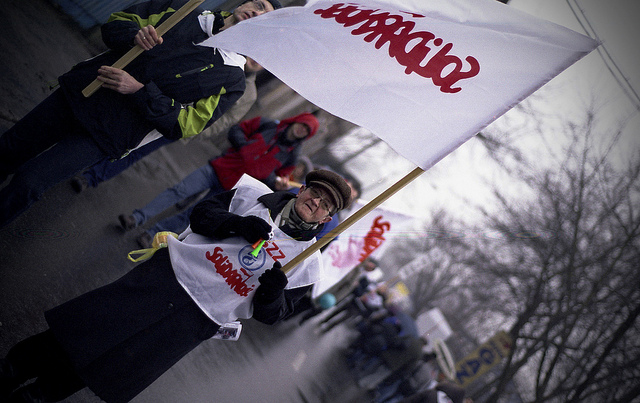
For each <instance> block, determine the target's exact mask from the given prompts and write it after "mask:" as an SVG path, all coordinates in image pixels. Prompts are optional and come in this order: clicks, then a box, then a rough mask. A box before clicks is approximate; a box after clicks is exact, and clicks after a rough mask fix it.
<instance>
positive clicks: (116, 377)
mask: <svg viewBox="0 0 640 403" xmlns="http://www.w3.org/2000/svg"><path fill="white" fill-rule="evenodd" d="M305 182H306V185H305V186H303V187H301V188H300V191H299V192H298V194H297V195H294V194H293V193H290V192H288V191H277V192H272V191H271V190H270V189H269V188H268V187H267V186H266V185H265V184H264V183H262V182H260V181H258V180H256V179H254V178H252V177H250V176H248V175H244V176H243V177H242V178H240V180H239V181H238V183H237V184H236V186H235V187H234V188H233V189H232V190H230V191H227V192H224V193H220V194H217V195H215V196H213V197H212V198H210V199H207V200H205V201H203V202H201V203H199V204H197V205H196V206H195V208H194V209H193V212H192V213H191V217H190V219H191V225H190V227H189V228H187V230H186V231H185V232H183V233H182V234H181V235H180V236H179V237H177V238H173V237H171V236H169V237H168V238H167V240H166V244H167V247H166V248H162V249H159V250H158V251H157V252H156V253H155V254H154V255H153V256H152V257H151V258H150V259H149V260H147V261H145V262H143V263H141V264H139V265H138V266H136V267H135V268H133V270H131V271H130V272H129V273H127V274H126V275H125V276H123V277H122V278H120V279H119V280H116V281H115V282H113V283H111V284H108V285H106V286H104V287H101V288H98V289H96V290H94V291H91V292H88V293H86V294H83V295H81V296H79V297H77V298H75V299H72V300H71V301H68V302H66V303H64V304H62V305H59V306H57V307H55V308H53V309H51V310H49V311H47V312H45V318H46V320H47V323H48V324H49V329H48V330H46V331H45V332H43V333H39V334H37V335H35V336H32V337H29V338H27V339H25V340H23V341H21V342H20V343H18V344H16V345H15V346H14V347H12V348H11V350H10V351H9V354H8V355H7V357H6V359H5V360H4V361H0V367H1V368H0V370H1V374H0V375H1V380H2V384H1V386H2V390H0V400H2V401H4V399H5V398H6V397H8V396H9V394H11V397H10V399H14V400H15V401H38V400H37V399H38V398H40V399H43V400H45V401H58V400H62V399H64V398H66V397H67V396H70V395H71V394H73V393H75V392H76V391H78V390H80V389H82V388H84V387H85V386H86V387H89V388H90V389H91V390H92V391H93V392H94V393H96V394H97V395H98V396H99V397H100V398H101V399H103V400H104V401H106V402H124V401H129V400H131V399H132V398H134V397H135V396H136V395H137V394H138V393H140V392H141V391H142V390H144V389H145V388H146V387H147V386H148V385H150V384H151V383H152V382H153V381H154V380H155V379H157V378H158V377H159V376H160V375H161V374H162V373H164V372H165V371H166V370H167V369H169V368H170V367H171V366H173V364H175V363H176V362H178V361H179V360H180V359H181V358H182V357H183V356H184V355H186V354H187V353H188V352H190V351H191V350H193V349H194V348H195V347H196V346H198V345H199V344H200V343H201V342H202V341H204V340H206V339H209V338H211V337H213V336H214V335H215V334H216V332H217V331H218V330H219V329H220V328H221V327H224V325H225V323H229V322H233V321H235V320H236V319H239V318H250V317H253V318H255V319H256V320H258V321H261V322H263V323H267V324H274V323H276V322H278V321H280V320H282V319H284V318H286V317H287V316H289V315H290V314H291V313H293V307H294V304H295V302H296V301H297V300H298V299H300V298H301V297H302V296H303V295H304V294H305V293H306V292H307V291H308V290H309V288H310V287H311V285H312V284H313V283H314V282H316V281H317V280H318V279H319V273H320V265H321V258H320V253H319V252H315V253H314V254H312V255H311V256H310V257H309V258H307V259H305V260H304V261H303V262H301V263H300V264H298V265H297V266H295V267H294V268H293V269H292V270H290V271H288V272H287V273H286V274H285V273H284V272H283V271H282V270H280V268H281V267H282V265H284V264H286V263H287V262H289V261H291V259H293V258H294V257H295V256H297V255H298V254H299V253H301V252H302V251H303V250H305V249H307V248H308V247H310V246H311V245H312V244H313V243H314V242H315V236H316V234H317V233H318V232H319V231H320V230H321V229H322V227H323V224H324V223H325V222H327V221H329V220H330V219H331V216H332V215H333V214H336V213H337V212H338V211H340V210H342V209H344V208H346V207H348V206H349V204H350V203H351V188H350V187H349V185H348V184H347V182H346V181H345V180H344V179H343V178H342V177H341V176H340V175H338V174H336V173H333V172H330V171H325V170H316V171H312V172H310V173H309V174H307V176H306V180H305ZM261 240H264V241H265V243H264V245H263V246H262V247H261V248H259V249H258V248H256V247H255V246H254V244H255V243H256V242H259V241H261ZM34 377H35V378H36V380H35V382H32V383H30V384H28V385H27V386H23V387H20V385H22V384H24V383H25V382H27V381H28V380H29V379H30V378H34ZM213 400H215V398H214V397H213Z"/></svg>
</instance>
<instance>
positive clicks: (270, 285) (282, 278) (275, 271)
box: [258, 262, 289, 301]
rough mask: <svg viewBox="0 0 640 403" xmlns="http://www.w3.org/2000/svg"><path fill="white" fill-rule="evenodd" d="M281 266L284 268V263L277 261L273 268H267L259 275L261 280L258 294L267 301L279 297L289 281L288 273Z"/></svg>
mask: <svg viewBox="0 0 640 403" xmlns="http://www.w3.org/2000/svg"><path fill="white" fill-rule="evenodd" d="M280 268H282V265H281V264H280V263H279V262H275V263H274V264H273V267H272V268H271V269H267V270H266V271H265V272H264V273H262V274H261V275H260V277H258V281H259V282H260V287H258V294H259V295H260V296H261V297H262V298H263V300H265V301H273V300H275V299H276V298H278V297H279V296H280V294H282V291H283V290H284V287H286V286H287V283H289V280H287V275H286V274H284V272H283V271H282V270H280Z"/></svg>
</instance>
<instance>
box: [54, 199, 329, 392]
mask: <svg viewBox="0 0 640 403" xmlns="http://www.w3.org/2000/svg"><path fill="white" fill-rule="evenodd" d="M232 195H233V192H225V193H222V194H220V195H216V196H214V198H213V199H210V200H208V201H206V202H202V203H201V204H199V205H197V206H196V208H194V211H193V213H192V215H191V221H192V230H193V231H194V232H196V233H200V234H202V235H206V236H211V237H214V238H216V237H217V238H225V237H226V236H228V235H225V232H224V221H225V220H226V219H228V218H229V216H230V215H232V214H233V213H230V212H229V211H228V207H229V204H228V203H229V202H230V200H231V196H232ZM266 196H268V197H267V198H266V200H264V201H263V199H262V198H261V199H260V200H261V201H263V203H264V204H265V206H266V207H268V208H270V209H272V213H275V214H276V215H277V214H278V213H279V212H280V211H281V209H282V208H283V207H284V205H285V204H286V202H287V200H289V199H290V198H291V197H292V196H293V195H292V194H291V193H288V192H276V193H273V194H270V195H266ZM225 206H226V207H225ZM212 228H213V229H214V232H215V234H214V233H212V232H211V229H212ZM318 230H319V229H318ZM315 232H317V231H316V230H314V231H310V232H308V233H305V234H303V235H304V236H313V234H314V233H315ZM301 235H302V234H301ZM262 287H263V286H262V285H261V286H259V287H258V289H257V290H256V296H255V297H254V299H253V308H254V309H253V318H254V319H256V320H258V321H261V322H264V323H267V324H273V323H276V322H278V321H279V320H282V319H284V318H286V317H287V316H289V315H291V314H292V313H293V306H294V304H295V302H296V301H298V300H299V299H300V298H302V296H303V295H304V294H305V293H306V292H307V291H308V290H309V288H310V287H300V288H294V289H291V290H284V292H282V293H280V295H279V296H278V297H277V298H276V299H273V298H272V297H271V298H269V299H267V298H266V297H265V295H271V294H272V293H266V292H264V290H263V289H262ZM45 318H46V320H47V322H48V324H49V327H50V329H51V331H52V332H53V334H54V336H55V338H56V340H57V341H58V342H59V343H60V344H61V346H62V348H63V349H64V351H65V352H67V354H68V356H69V358H70V360H71V362H72V364H73V366H74V368H75V369H76V372H77V373H78V375H79V376H80V378H81V379H82V380H83V381H84V382H85V384H86V385H87V386H88V387H89V388H90V389H91V390H92V391H93V392H94V393H96V394H97V395H98V396H99V397H100V398H101V399H103V400H104V401H106V402H109V403H112V402H127V401H129V400H131V399H133V398H134V397H135V396H136V395H137V394H139V393H140V392H141V391H143V390H144V389H145V388H147V387H148V386H149V385H150V384H151V383H152V382H154V381H155V380H156V379H157V378H158V377H159V376H160V375H162V374H163V373H164V372H165V371H167V370H168V369H169V368H171V367H172V366H173V365H174V364H175V363H176V362H178V361H179V360H180V359H181V358H182V357H184V356H185V355H186V354H187V353H189V352H190V351H191V350H193V349H194V348H195V347H197V346H198V345H199V344H200V343H201V342H202V341H204V340H206V339H208V338H210V337H212V336H213V335H214V334H215V332H216V330H217V329H218V327H219V326H218V325H217V324H216V323H215V322H213V321H212V320H210V319H209V318H208V317H207V316H206V315H205V314H204V313H203V312H202V311H201V310H200V308H198V306H197V305H196V304H195V303H194V302H193V300H192V299H191V298H190V297H189V295H188V294H187V293H186V291H185V290H184V289H183V288H182V286H181V285H180V284H179V283H178V281H177V280H176V277H175V274H174V272H173V269H172V267H171V262H170V260H169V252H168V250H166V249H161V250H159V251H158V252H156V254H155V255H154V256H153V257H152V258H151V259H149V260H148V261H146V262H144V263H142V264H140V265H138V266H136V267H135V268H134V269H133V270H131V271H130V272H129V273H127V274H126V275H125V276H123V277H122V278H120V279H119V280H116V281H115V282H113V283H111V284H108V285H106V286H104V287H101V288H98V289H96V290H94V291H91V292H88V293H86V294H83V295H81V296H79V297H77V298H74V299H73V300H71V301H68V302H66V303H64V304H62V305H60V306H58V307H56V308H53V309H51V310H49V311H47V312H45Z"/></svg>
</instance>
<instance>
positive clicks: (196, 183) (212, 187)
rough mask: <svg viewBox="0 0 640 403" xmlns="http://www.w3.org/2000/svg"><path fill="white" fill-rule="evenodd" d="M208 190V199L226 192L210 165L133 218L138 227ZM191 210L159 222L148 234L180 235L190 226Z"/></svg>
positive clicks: (145, 207)
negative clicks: (165, 233)
mask: <svg viewBox="0 0 640 403" xmlns="http://www.w3.org/2000/svg"><path fill="white" fill-rule="evenodd" d="M207 189H209V193H208V194H207V196H206V197H210V196H213V195H215V194H218V193H221V192H223V191H224V190H225V189H223V188H222V185H220V181H218V176H217V175H216V173H215V171H214V170H213V167H212V166H211V165H210V164H207V165H205V166H203V167H201V168H198V169H196V170H195V171H193V172H191V173H190V174H189V175H187V177H185V178H184V179H183V180H182V181H181V182H179V183H177V184H176V185H174V186H173V187H170V188H168V189H167V190H165V191H164V192H162V193H160V194H159V195H158V196H156V198H155V199H153V200H152V201H151V202H150V203H149V204H147V205H146V206H144V207H142V208H140V209H136V210H134V211H133V217H134V218H135V219H136V222H137V223H138V225H141V224H143V223H145V222H146V221H147V220H149V219H150V218H152V217H155V216H156V215H158V214H160V213H162V212H163V211H165V210H166V209H168V208H169V207H172V206H174V205H175V204H176V203H178V202H180V201H182V200H184V199H186V198H188V197H190V196H193V195H196V194H198V193H200V192H203V191H205V190H207ZM191 210H192V208H189V209H187V210H184V211H183V212H181V213H178V214H176V215H174V216H172V217H169V218H166V219H164V220H162V221H159V222H158V223H156V225H154V226H153V227H152V228H151V229H150V230H148V231H147V232H148V233H149V235H152V236H153V235H154V234H155V233H156V232H160V231H172V232H176V233H180V232H182V231H184V230H185V229H186V228H187V226H188V225H189V215H190V214H191Z"/></svg>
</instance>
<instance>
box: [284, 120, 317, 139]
mask: <svg viewBox="0 0 640 403" xmlns="http://www.w3.org/2000/svg"><path fill="white" fill-rule="evenodd" d="M309 133H311V131H310V130H309V126H307V125H305V124H304V123H300V122H295V123H292V124H290V125H289V127H287V136H288V137H289V140H291V141H293V140H302V139H304V138H305V137H307V136H308V135H309Z"/></svg>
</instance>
